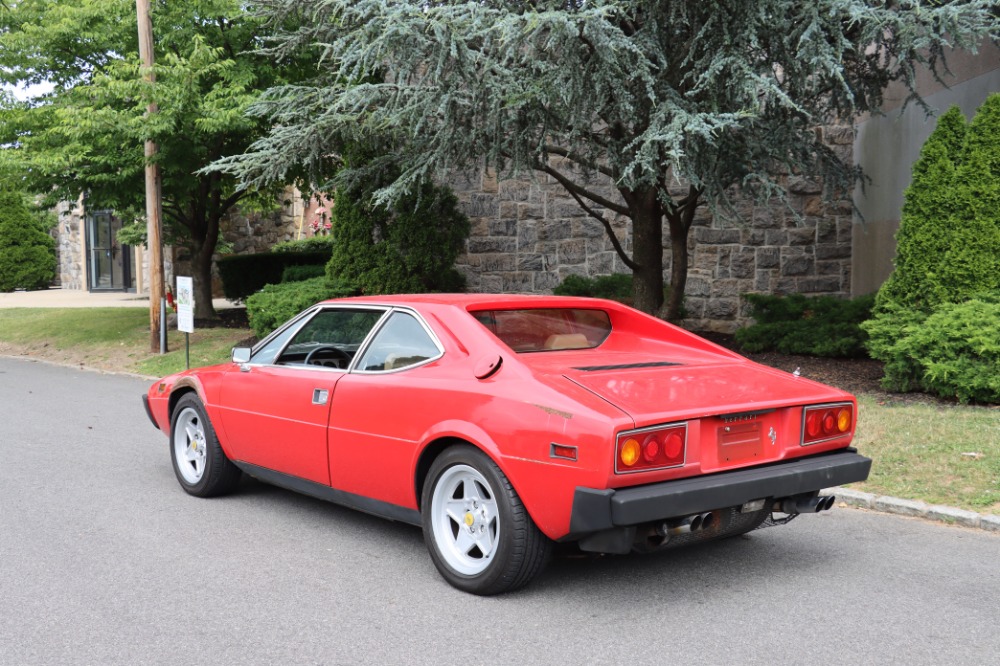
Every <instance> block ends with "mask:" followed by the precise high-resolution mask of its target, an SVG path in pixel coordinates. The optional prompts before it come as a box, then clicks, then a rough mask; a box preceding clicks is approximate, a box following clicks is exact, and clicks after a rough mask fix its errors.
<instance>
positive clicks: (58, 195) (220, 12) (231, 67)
mask: <svg viewBox="0 0 1000 666" xmlns="http://www.w3.org/2000/svg"><path fill="white" fill-rule="evenodd" d="M151 16H152V21H153V32H154V35H155V52H156V53H155V56H156V66H155V74H156V82H155V85H151V84H150V83H148V82H147V81H145V80H144V78H143V76H142V68H141V66H140V58H139V53H138V31H137V29H136V3H135V1H134V0H60V1H59V2H52V1H44V0H25V1H19V2H8V3H6V6H5V7H3V8H0V83H9V84H16V83H17V82H19V81H20V82H27V83H42V82H50V83H52V84H54V88H53V90H52V92H50V93H47V94H44V95H41V96H39V97H37V98H36V99H34V100H31V101H30V102H23V103H17V102H14V101H13V100H10V99H0V146H3V147H4V149H3V150H0V152H2V153H5V156H4V158H5V160H4V161H7V162H11V163H12V166H11V168H16V170H17V172H18V173H21V174H24V177H25V178H26V181H25V183H26V187H27V188H28V189H29V190H30V191H31V192H33V193H36V194H40V195H42V196H44V197H45V198H46V199H47V203H48V204H49V205H53V204H54V203H55V202H56V201H75V200H76V199H77V197H78V195H79V194H80V193H81V192H87V193H88V206H89V207H91V208H102V209H113V210H115V212H116V214H117V215H118V216H119V217H122V218H123V219H134V218H135V217H142V216H143V212H144V210H145V193H144V189H143V187H142V182H143V170H144V166H145V158H144V154H143V144H144V141H145V140H147V139H152V140H153V141H155V142H156V143H157V145H158V150H159V153H158V156H157V162H158V163H159V165H160V169H161V172H162V178H161V181H162V193H163V222H164V230H163V238H164V240H165V241H166V242H168V243H170V244H172V245H183V246H186V247H187V248H188V249H189V250H190V252H191V260H192V265H193V269H194V278H195V288H196V292H197V294H198V297H197V299H196V303H197V306H196V307H197V308H198V310H199V312H197V313H196V315H197V316H199V317H210V316H211V315H212V310H211V298H210V289H211V257H212V255H213V253H214V252H215V250H216V243H217V241H218V231H219V223H220V220H221V219H222V217H223V216H224V215H226V213H227V212H228V211H229V210H230V209H231V208H232V207H233V206H234V205H236V204H237V203H240V205H241V206H244V207H246V206H252V205H253V204H254V202H255V201H257V202H259V201H260V200H262V199H266V200H267V201H268V202H273V201H274V198H273V194H274V192H273V191H272V192H265V191H261V192H259V193H258V192H255V191H251V190H247V189H246V188H243V187H240V185H239V184H238V183H237V182H236V179H234V178H232V177H229V176H226V175H225V174H219V173H214V174H202V173H200V172H199V169H201V168H202V167H205V166H207V165H208V164H210V163H211V162H212V161H213V160H216V159H219V158H221V157H224V156H226V155H233V154H238V153H240V152H242V151H243V150H244V149H246V147H247V146H249V145H250V143H251V142H252V141H253V140H254V139H255V138H258V137H260V136H261V135H262V133H263V132H265V131H266V129H267V127H268V126H269V122H267V121H263V120H261V119H259V118H256V117H251V116H248V115H247V114H246V110H247V108H248V107H249V105H250V103H251V102H252V101H253V100H255V99H256V98H257V96H258V94H259V92H260V91H261V90H263V89H265V88H267V87H268V86H272V85H279V84H282V83H287V82H289V81H290V80H293V79H294V78H296V76H298V75H299V73H301V72H303V71H305V70H306V69H309V68H311V65H304V64H303V63H305V61H304V60H294V59H292V60H288V61H285V62H283V63H280V64H279V63H277V62H276V61H275V60H274V59H272V58H269V57H266V56H263V55H262V54H259V53H255V52H254V48H255V47H256V46H257V45H258V44H259V40H258V33H259V31H260V27H261V19H259V18H257V17H256V16H254V15H253V14H250V13H248V11H247V6H246V3H244V2H241V1H240V0H177V1H173V0H172V1H171V2H157V3H154V10H153V11H152V13H151ZM150 103H155V104H157V106H158V112H157V113H155V114H147V113H146V110H147V105H148V104H150ZM281 185H283V183H282V184H281ZM264 195H266V197H265V196H264ZM143 227H144V225H141V227H140V228H137V229H132V230H130V231H133V232H134V233H133V234H132V236H131V237H130V238H129V242H130V243H133V244H134V243H135V242H136V241H137V240H138V237H139V236H142V237H143V240H144V235H145V234H144V228H143ZM128 233H129V232H126V234H128Z"/></svg>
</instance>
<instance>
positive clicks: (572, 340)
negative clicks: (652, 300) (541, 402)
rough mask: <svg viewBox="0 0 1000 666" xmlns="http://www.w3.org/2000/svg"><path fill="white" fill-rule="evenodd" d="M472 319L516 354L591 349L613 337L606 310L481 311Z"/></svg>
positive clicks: (474, 314)
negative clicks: (610, 335) (609, 336)
mask: <svg viewBox="0 0 1000 666" xmlns="http://www.w3.org/2000/svg"><path fill="white" fill-rule="evenodd" d="M472 316H473V317H475V318H476V319H477V320H478V321H479V323H481V324H482V325H483V326H485V327H486V328H488V329H490V332H492V333H493V335H495V336H497V337H498V338H500V339H501V340H503V342H504V344H506V345H507V346H508V347H510V348H511V349H513V350H514V351H516V352H537V351H557V350H560V349H590V348H592V347H596V346H598V345H599V344H601V343H602V342H604V340H605V339H607V337H608V335H609V334H610V333H611V318H610V317H608V313H607V312H605V311H604V310H586V309H581V308H544V309H532V310H477V311H475V312H473V313H472Z"/></svg>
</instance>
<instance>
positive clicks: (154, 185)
mask: <svg viewBox="0 0 1000 666" xmlns="http://www.w3.org/2000/svg"><path fill="white" fill-rule="evenodd" d="M135 9H136V15H137V17H138V24H139V58H140V59H141V60H142V66H143V71H144V73H143V77H144V78H145V79H146V81H148V82H149V83H151V84H152V83H153V82H155V81H156V74H154V73H153V62H154V60H153V21H152V19H151V18H150V16H149V0H135ZM156 112H157V108H156V103H155V102H150V103H149V106H148V107H147V108H146V115H147V116H151V115H153V114H155V113H156ZM156 151H157V146H156V143H155V142H154V141H151V140H149V139H147V140H146V150H145V155H146V247H148V248H149V341H150V351H153V352H159V353H161V354H163V353H165V352H166V351H167V344H166V336H163V337H162V338H161V336H160V329H161V327H162V326H163V320H162V317H161V312H162V308H163V305H162V303H163V298H164V289H163V245H162V241H161V238H160V228H161V222H160V220H161V217H162V213H163V204H162V202H161V197H160V165H159V164H155V163H154V161H153V160H154V158H155V157H156Z"/></svg>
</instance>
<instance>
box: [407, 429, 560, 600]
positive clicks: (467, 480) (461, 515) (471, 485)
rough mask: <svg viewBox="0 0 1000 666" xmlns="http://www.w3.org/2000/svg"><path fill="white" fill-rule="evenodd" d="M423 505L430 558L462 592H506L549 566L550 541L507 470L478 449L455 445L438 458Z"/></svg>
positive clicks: (426, 487)
mask: <svg viewBox="0 0 1000 666" xmlns="http://www.w3.org/2000/svg"><path fill="white" fill-rule="evenodd" d="M421 506H422V511H423V523H424V540H425V541H426V542H427V547H428V550H430V553H431V558H432V559H433V560H434V564H435V565H436V566H437V568H438V570H439V571H440V572H441V575H442V576H444V577H445V579H446V580H447V581H448V582H449V583H451V584H452V585H454V586H455V587H457V588H459V589H461V590H465V591H466V592H472V593H474V594H483V595H488V594H498V593H500V592H506V591H508V590H513V589H516V588H518V587H521V586H523V585H526V584H527V583H528V582H529V581H530V580H531V579H532V578H534V577H535V575H537V574H538V572H540V571H541V570H542V568H543V567H544V566H545V562H546V560H547V559H548V554H549V550H550V546H551V542H550V541H549V540H548V538H546V537H545V535H543V534H542V533H541V532H540V531H539V530H538V528H537V527H536V526H535V524H534V522H532V520H531V517H530V516H529V515H528V512H527V511H526V510H525V508H524V505H523V504H522V503H521V500H520V498H519V497H518V496H517V493H516V492H515V491H514V488H513V487H512V486H511V484H510V481H508V479H507V477H506V476H505V475H504V473H503V472H502V471H501V470H500V468H499V467H497V466H496V464H495V463H494V462H493V461H492V460H491V459H490V458H489V457H488V456H486V455H485V454H484V453H483V452H481V451H479V450H478V449H476V448H473V447H471V446H464V445H463V446H454V447H452V448H450V449H448V450H446V451H445V452H444V453H442V454H441V455H440V456H439V457H438V458H437V459H436V460H435V461H434V464H433V465H432V466H431V469H430V471H429V472H428V474H427V480H426V483H425V484H424V489H423V501H422V503H421Z"/></svg>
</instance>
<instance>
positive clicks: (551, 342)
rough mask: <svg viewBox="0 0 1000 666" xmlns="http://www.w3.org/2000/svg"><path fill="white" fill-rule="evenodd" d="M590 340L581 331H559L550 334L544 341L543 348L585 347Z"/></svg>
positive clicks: (588, 344)
mask: <svg viewBox="0 0 1000 666" xmlns="http://www.w3.org/2000/svg"><path fill="white" fill-rule="evenodd" d="M589 346H590V340H588V339H587V336H586V335H584V334H583V333H560V334H556V335H550V336H549V337H548V339H547V340H546V341H545V349H586V348H587V347H589Z"/></svg>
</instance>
